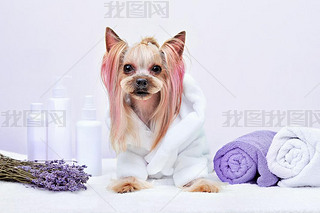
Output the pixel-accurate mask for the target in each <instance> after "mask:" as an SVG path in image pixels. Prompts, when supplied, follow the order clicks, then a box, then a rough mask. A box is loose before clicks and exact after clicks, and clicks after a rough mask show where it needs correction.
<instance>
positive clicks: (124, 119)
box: [101, 28, 185, 152]
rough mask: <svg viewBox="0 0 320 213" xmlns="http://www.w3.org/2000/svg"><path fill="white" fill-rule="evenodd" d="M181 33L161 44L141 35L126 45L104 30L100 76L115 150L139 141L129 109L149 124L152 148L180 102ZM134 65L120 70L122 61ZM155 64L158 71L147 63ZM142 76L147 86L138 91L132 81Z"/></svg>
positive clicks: (173, 117)
mask: <svg viewBox="0 0 320 213" xmlns="http://www.w3.org/2000/svg"><path fill="white" fill-rule="evenodd" d="M184 39H185V33H184V32H181V33H180V34H178V35H177V36H175V37H174V38H172V39H170V40H168V41H166V42H165V43H164V44H163V45H162V46H161V47H159V45H158V43H157V42H156V41H155V40H154V39H153V38H145V39H143V40H142V41H141V42H140V43H138V44H136V45H134V46H133V47H131V48H129V47H128V45H127V43H126V42H124V41H122V40H121V39H120V38H119V37H118V36H117V35H116V34H115V33H114V32H113V31H112V30H111V29H110V28H107V31H106V44H107V46H106V49H107V52H106V54H105V55H104V58H103V64H102V69H101V77H102V80H103V83H104V85H105V86H106V88H107V91H108V95H109V103H110V118H111V130H110V140H111V144H112V146H113V148H114V149H115V151H116V152H121V151H125V150H126V147H127V144H126V141H128V138H130V137H131V138H130V139H131V140H130V141H134V142H136V143H137V145H139V135H138V130H137V129H136V128H137V125H136V124H135V121H134V120H133V116H132V113H136V114H137V115H138V116H139V117H140V119H141V120H142V121H143V122H145V123H146V125H148V126H149V127H150V129H151V130H152V132H153V135H154V139H153V144H152V149H154V148H155V147H156V146H157V144H158V143H159V142H160V141H161V139H162V138H163V137H164V135H165V134H166V132H167V130H168V128H169V126H170V124H171V123H172V121H173V120H174V119H175V117H176V116H177V115H178V113H179V110H180V106H181V97H182V91H183V88H182V81H183V75H184V63H183V60H182V53H183V48H184ZM126 64H130V65H133V66H134V72H130V73H126V72H124V65H126ZM153 65H159V66H160V67H161V69H162V70H161V72H160V73H153V72H152V71H151V67H152V66H153ZM139 78H143V79H146V80H147V82H148V87H147V88H144V92H143V93H141V92H140V94H139V93H138V92H137V91H136V90H137V88H136V85H135V82H136V80H137V79H139Z"/></svg>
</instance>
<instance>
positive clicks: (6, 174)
mask: <svg viewBox="0 0 320 213" xmlns="http://www.w3.org/2000/svg"><path fill="white" fill-rule="evenodd" d="M84 168H86V166H85V165H82V166H80V165H75V164H74V163H73V164H72V165H69V164H66V163H65V161H63V160H54V161H46V162H45V163H39V162H37V161H20V160H16V159H12V158H9V157H6V156H4V155H2V154H0V180H4V181H13V182H19V183H24V184H28V185H30V186H32V187H37V188H43V189H48V190H51V191H78V190H81V189H87V187H86V186H85V185H84V184H85V183H86V182H87V181H88V180H89V177H90V176H91V175H89V174H87V173H85V172H84Z"/></svg>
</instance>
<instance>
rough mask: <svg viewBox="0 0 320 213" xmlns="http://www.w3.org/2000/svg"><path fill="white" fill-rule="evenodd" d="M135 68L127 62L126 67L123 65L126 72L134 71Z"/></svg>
mask: <svg viewBox="0 0 320 213" xmlns="http://www.w3.org/2000/svg"><path fill="white" fill-rule="evenodd" d="M133 70H134V69H133V67H132V65H131V64H126V65H124V67H123V71H124V72H125V73H130V72H132V71H133Z"/></svg>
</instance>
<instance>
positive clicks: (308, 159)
mask: <svg viewBox="0 0 320 213" xmlns="http://www.w3.org/2000/svg"><path fill="white" fill-rule="evenodd" d="M267 161H268V167H269V169H270V171H271V172H272V173H274V174H275V175H277V176H278V177H280V178H282V180H281V181H279V183H278V185H279V186H284V187H299V186H320V129H315V128H307V127H284V128H282V129H281V130H280V131H279V132H278V133H277V134H276V135H275V137H274V138H273V141H272V144H271V146H270V148H269V151H268V154H267ZM319 200H320V195H319Z"/></svg>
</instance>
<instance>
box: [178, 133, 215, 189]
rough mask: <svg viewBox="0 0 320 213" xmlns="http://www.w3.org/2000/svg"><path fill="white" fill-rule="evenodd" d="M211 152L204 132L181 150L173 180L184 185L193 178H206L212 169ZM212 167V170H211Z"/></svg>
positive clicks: (179, 184)
mask: <svg viewBox="0 0 320 213" xmlns="http://www.w3.org/2000/svg"><path fill="white" fill-rule="evenodd" d="M209 161H210V153H209V148H208V147H207V143H206V138H205V136H204V133H203V132H202V133H201V134H200V135H199V137H198V138H197V139H196V140H194V141H193V142H192V143H191V144H190V145H189V146H188V147H187V148H185V149H184V150H183V151H181V152H180V153H179V155H178V158H177V161H176V163H175V167H174V172H173V180H174V183H175V185H176V186H180V187H182V186H184V185H185V184H187V183H189V182H190V181H192V180H195V179H198V178H205V177H207V176H208V173H209V172H212V170H213V168H211V169H210V166H209V165H210V163H209ZM209 169H210V171H209Z"/></svg>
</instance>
